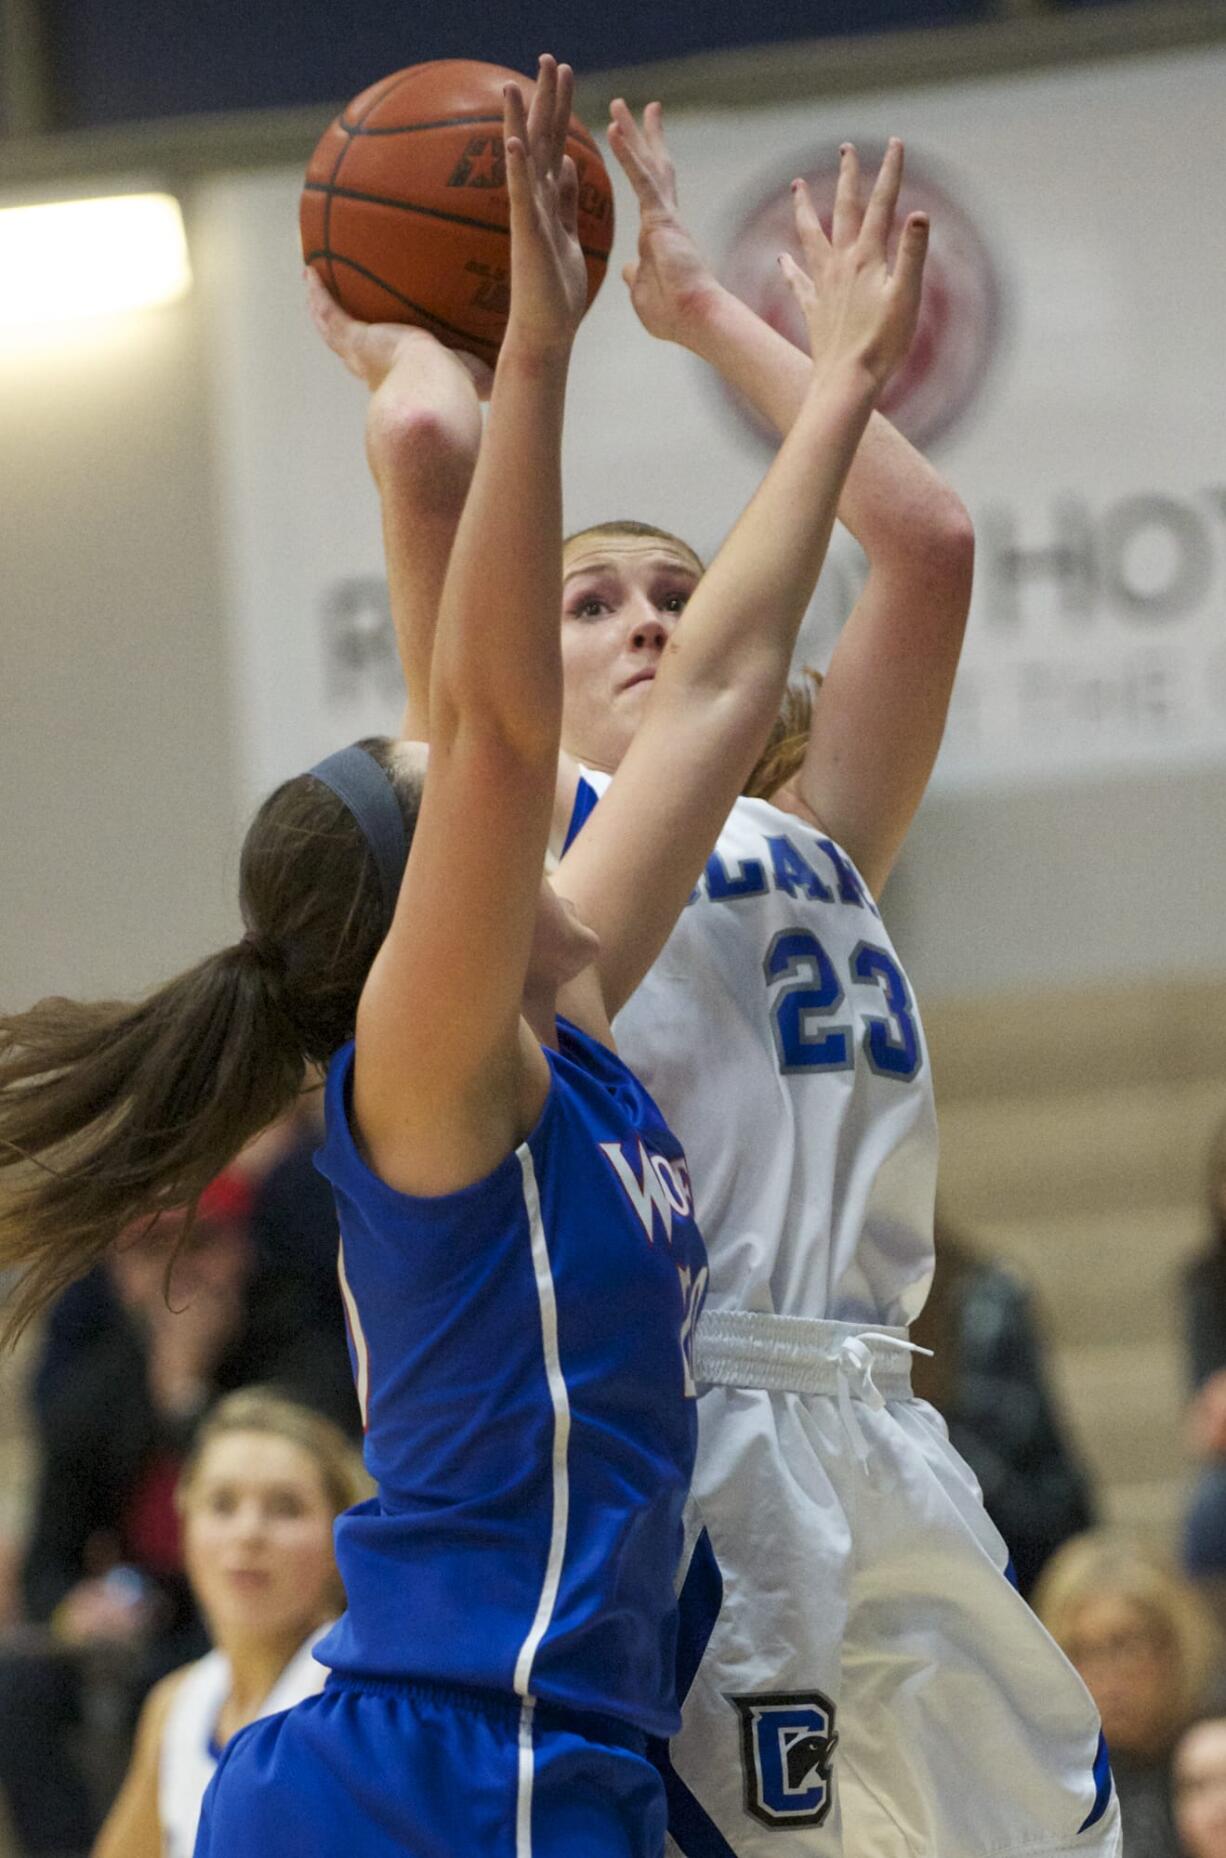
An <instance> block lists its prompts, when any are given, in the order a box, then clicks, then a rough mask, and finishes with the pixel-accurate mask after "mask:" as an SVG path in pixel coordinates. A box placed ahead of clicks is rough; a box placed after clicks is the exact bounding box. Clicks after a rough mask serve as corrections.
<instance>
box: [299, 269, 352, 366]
mask: <svg viewBox="0 0 1226 1858" xmlns="http://www.w3.org/2000/svg"><path fill="white" fill-rule="evenodd" d="M303 276H304V277H305V279H306V293H307V309H308V310H309V312H310V316H311V321H312V322H313V323H314V325H315V327H316V328H317V329H318V331H319V333H320V335H321V336H322V337H323V339H324V341H325V342H326V343H327V344H328V347H329V348H339V347H340V345H341V344H342V342H343V340H344V336H345V325H346V323H349V322H352V320H353V318H352V317H351V316H348V315H346V313H345V311H344V310H342V308H341V306H340V304H339V303H338V302H337V301H336V298H335V297H334V296H333V295H332V292H331V291H330V290H329V289H328V286H327V285H326V284H325V283H324V281H323V279H322V277H320V275H319V272H318V271H317V270H316V269H315V266H314V265H307V267H306V269H305V271H304V272H303Z"/></svg>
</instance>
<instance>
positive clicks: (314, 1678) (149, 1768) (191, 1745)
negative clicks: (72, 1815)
mask: <svg viewBox="0 0 1226 1858" xmlns="http://www.w3.org/2000/svg"><path fill="white" fill-rule="evenodd" d="M369 1488H370V1486H369V1483H368V1481H367V1479H366V1476H365V1473H364V1472H363V1470H362V1467H361V1461H360V1459H359V1458H358V1455H357V1453H356V1452H355V1451H354V1449H353V1448H352V1447H351V1446H350V1445H349V1443H348V1441H347V1440H346V1439H345V1437H344V1435H343V1434H342V1433H341V1432H340V1431H339V1429H338V1428H337V1427H335V1426H333V1425H332V1424H331V1422H330V1421H329V1420H326V1419H323V1418H321V1417H320V1416H319V1415H318V1414H316V1413H313V1412H311V1411H309V1410H308V1409H307V1408H305V1407H300V1406H297V1405H295V1404H294V1403H293V1402H292V1401H289V1400H286V1399H284V1398H282V1397H281V1396H280V1395H278V1394H275V1393H271V1392H266V1391H264V1390H263V1389H260V1388H245V1389H243V1390H241V1391H240V1392H238V1393H234V1394H231V1395H229V1397H228V1398H227V1399H225V1400H222V1401H221V1402H220V1403H219V1405H217V1406H216V1407H215V1408H214V1409H213V1412H212V1413H211V1414H210V1416H209V1418H208V1419H207V1420H206V1421H205V1423H204V1424H203V1426H202V1427H201V1429H200V1433H199V1436H198V1438H197V1441H196V1444H195V1447H194V1449H193V1451H192V1454H191V1456H190V1457H189V1459H188V1461H187V1463H186V1465H185V1466H184V1470H183V1474H182V1477H181V1479H180V1482H179V1489H178V1504H179V1509H180V1511H181V1513H182V1517H183V1538H184V1555H185V1560H186V1566H187V1572H188V1577H189V1579H190V1581H191V1584H192V1588H193V1590H194V1592H195V1595H196V1598H197V1600H198V1602H199V1604H200V1608H201V1611H202V1612H203V1614H204V1616H205V1618H206V1620H207V1621H208V1625H209V1630H210V1633H211V1636H212V1639H213V1644H214V1648H215V1649H214V1650H213V1651H211V1652H210V1653H209V1654H208V1655H207V1656H206V1657H204V1658H201V1659H199V1660H197V1662H196V1663H194V1664H190V1665H186V1666H185V1667H184V1668H183V1669H182V1670H179V1671H173V1672H172V1673H171V1674H170V1676H169V1677H167V1678H164V1679H163V1680H162V1682H161V1683H160V1684H158V1685H157V1686H156V1687H155V1688H154V1689H153V1690H152V1691H151V1692H150V1694H149V1697H148V1698H147V1700H146V1703H145V1707H144V1710H143V1712H142V1715H141V1720H140V1724H139V1727H138V1729H137V1734H136V1746H135V1750H134V1753H133V1757H132V1764H131V1767H130V1768H129V1770H128V1775H127V1779H126V1780H125V1782H124V1784H123V1787H122V1789H121V1791H120V1794H119V1797H118V1799H117V1800H116V1801H115V1804H114V1806H113V1807H112V1809H111V1812H110V1814H109V1816H108V1818H107V1821H106V1824H105V1825H104V1826H103V1828H102V1831H101V1833H100V1834H99V1836H98V1840H97V1843H96V1844H95V1846H94V1849H93V1854H92V1858H191V1852H192V1848H193V1846H194V1845H195V1841H196V1825H197V1821H198V1819H199V1816H200V1803H201V1800H202V1799H203V1798H204V1791H205V1788H206V1787H207V1786H208V1783H209V1781H210V1779H211V1778H212V1773H213V1769H214V1767H215V1766H216V1764H217V1758H218V1756H219V1755H220V1753H221V1750H222V1748H223V1747H224V1746H225V1744H226V1742H228V1741H229V1739H230V1737H231V1736H232V1735H234V1734H235V1732H236V1731H237V1730H239V1729H241V1728H242V1727H243V1726H244V1724H246V1723H249V1722H254V1721H255V1720H256V1718H257V1717H260V1716H270V1715H272V1714H273V1713H274V1712H275V1711H277V1710H283V1709H288V1708H289V1707H290V1706H291V1705H292V1704H294V1703H297V1702H299V1701H300V1700H301V1699H302V1698H303V1697H306V1696H310V1695H312V1694H313V1693H314V1692H315V1691H318V1690H321V1689H322V1688H323V1684H324V1679H325V1677H326V1675H327V1673H326V1672H325V1670H324V1668H323V1666H322V1665H320V1664H317V1663H316V1662H315V1660H314V1659H313V1658H312V1656H311V1648H312V1646H313V1645H314V1644H315V1642H316V1641H317V1640H318V1639H319V1638H320V1637H321V1636H322V1634H323V1632H324V1631H325V1630H326V1628H327V1627H328V1625H329V1624H330V1623H331V1622H332V1620H333V1619H334V1618H335V1616H336V1615H337V1614H338V1613H339V1612H340V1611H341V1610H342V1608H343V1606H344V1595H343V1592H342V1589H341V1584H340V1577H339V1575H338V1574H337V1571H336V1562H335V1560H334V1558H333V1553H332V1525H333V1522H334V1521H335V1519H336V1517H337V1516H338V1515H339V1513H340V1512H341V1511H342V1510H345V1509H348V1508H350V1506H351V1505H352V1504H354V1503H357V1502H358V1501H360V1499H361V1498H363V1497H364V1496H366V1495H367V1494H368V1493H369Z"/></svg>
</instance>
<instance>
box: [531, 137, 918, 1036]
mask: <svg viewBox="0 0 1226 1858" xmlns="http://www.w3.org/2000/svg"><path fill="white" fill-rule="evenodd" d="M901 178H902V145H901V143H899V142H897V141H893V142H891V144H890V146H889V149H888V151H887V153H886V157H885V160H884V161H883V163H882V167H881V172H880V174H879V175H878V178H877V184H876V187H875V188H874V190H873V195H872V199H871V201H870V203H869V206H868V209H867V211H866V212H865V213H864V215H863V217H862V219H861V218H860V216H858V215H856V214H853V213H852V212H851V211H850V210H848V201H849V198H850V194H851V191H852V189H853V188H854V185H855V175H854V170H853V167H852V164H851V162H850V160H847V161H845V162H844V172H843V175H842V176H841V178H840V183H839V187H840V201H841V204H842V208H843V211H842V212H841V214H840V215H839V216H838V217H837V218H836V226H835V231H834V237H833V242H831V241H828V240H827V239H826V237H825V235H824V234H823V232H822V229H821V227H820V225H819V223H818V221H817V217H816V214H815V213H814V211H813V208H812V204H811V202H810V201H809V199H808V195H807V192H806V190H805V188H804V185H803V183H802V182H799V181H798V182H795V183H794V184H793V186H794V192H795V197H796V206H797V226H798V230H799V233H800V236H801V241H802V246H803V249H804V253H805V258H806V265H807V267H808V270H807V272H805V271H801V270H800V269H799V268H798V267H797V266H796V265H795V264H794V263H793V262H792V260H791V259H790V258H787V257H784V258H781V260H780V262H781V264H782V265H783V267H784V270H785V271H786V272H787V274H788V277H789V281H790V282H791V283H792V285H793V288H794V289H795V291H796V294H797V296H798V298H799V300H800V302H801V305H802V307H803V309H804V312H805V316H806V319H807V321H808V323H809V327H810V333H811V337H812V343H813V353H814V355H815V356H816V357H817V360H816V362H814V363H812V364H809V376H810V378H809V385H808V387H807V389H806V392H805V396H804V399H803V402H802V404H801V407H800V409H799V411H798V413H797V416H796V418H795V420H794V421H793V423H792V426H791V429H790V430H789V432H788V434H787V436H786V438H785V439H784V441H783V444H782V445H781V447H780V449H779V452H778V454H777V456H776V458H775V460H774V462H773V463H772V465H771V468H770V470H769V472H768V473H767V476H766V478H765V480H764V482H763V484H762V485H761V487H760V489H759V490H758V492H757V494H756V495H755V497H754V498H753V500H752V502H751V503H750V505H749V507H748V509H747V510H746V511H745V513H744V515H743V516H742V517H741V519H740V521H739V522H738V524H737V525H736V527H735V529H734V530H733V531H732V534H731V536H730V537H729V539H728V541H727V542H726V543H725V545H724V547H723V548H722V549H721V550H720V552H719V554H718V556H717V557H716V559H715V561H714V562H713V564H712V566H711V567H710V568H709V569H708V570H707V573H706V574H705V575H704V576H703V578H702V580H701V581H700V582H699V584H698V587H697V589H696V591H695V593H694V595H693V597H692V599H691V600H690V603H689V606H688V607H687V609H686V613H685V617H684V619H683V620H682V622H681V623H680V624H679V625H678V626H677V627H676V629H675V630H674V632H673V633H672V636H671V638H670V640H669V643H668V646H667V648H666V650H665V652H664V655H663V659H662V662H661V666H660V670H659V673H658V675H657V677H656V679H655V683H654V686H653V688H652V692H651V698H650V702H649V703H648V705H647V708H646V711H645V714H644V718H643V722H642V725H641V726H640V728H639V731H638V733H637V735H636V736H635V738H634V741H633V743H632V744H631V746H630V748H629V750H628V751H627V754H626V756H625V758H624V760H623V761H622V763H621V765H620V767H619V768H618V771H617V774H616V777H615V778H614V780H613V782H612V784H611V786H610V789H609V791H608V793H607V794H606V795H605V797H604V799H603V800H602V802H601V804H600V806H599V807H598V808H597V809H596V813H595V815H594V817H593V819H592V820H590V821H589V823H588V825H587V826H586V827H585V829H584V831H583V832H582V833H581V834H580V835H579V837H578V838H577V839H576V841H575V843H574V845H573V846H572V848H571V850H570V852H568V854H567V856H566V858H565V859H564V860H563V863H562V866H561V868H560V871H559V874H558V879H557V882H558V886H559V888H560V889H563V890H564V891H565V893H566V894H567V895H569V896H570V897H571V898H573V900H574V901H575V903H576V905H577V907H578V908H579V911H580V914H581V915H582V916H583V917H584V919H585V920H586V921H587V922H590V923H591V924H592V925H593V927H594V928H595V929H596V930H597V932H598V933H599V934H600V936H601V942H602V954H601V969H602V976H603V979H604V985H605V997H606V1001H607V1003H608V1005H609V1009H610V1011H611V1012H615V1011H616V1010H617V1008H618V1006H619V1005H620V1004H621V1003H622V1002H623V1001H624V1000H625V999H626V997H627V996H628V994H629V993H630V992H631V991H632V990H633V988H634V986H635V985H636V984H637V982H638V981H639V979H640V978H641V977H642V975H643V973H644V972H645V971H646V969H647V967H648V966H650V964H651V962H652V961H653V960H654V958H655V955H656V954H657V953H658V951H659V948H660V947H661V946H662V945H663V942H664V939H665V937H666V936H667V934H668V931H669V929H670V928H671V925H672V922H673V920H674V919H675V917H676V915H677V914H678V912H679V911H680V910H681V908H682V907H683V905H684V903H685V899H686V897H687V896H688V894H689V890H690V888H691V886H692V885H693V883H694V881H695V879H696V878H697V876H698V873H699V871H700V870H701V867H702V864H703V862H704V860H705V859H706V857H707V855H708V854H709V852H710V849H711V846H712V845H713V844H714V842H715V839H716V837H717V835H718V832H719V829H720V827H721V826H722V824H723V822H724V819H725V818H726V816H727V813H728V811H729V809H730V807H731V805H732V803H733V801H734V800H735V798H736V796H737V794H738V793H739V791H740V789H741V785H742V783H743V781H744V779H745V776H746V775H747V774H748V772H749V770H750V768H751V767H752V765H753V762H754V760H755V758H756V756H757V755H758V753H759V751H760V749H761V747H762V744H763V742H764V740H765V738H766V735H767V733H768V731H769V728H770V725H771V722H772V721H773V719H774V717H775V715H776V713H777V710H778V707H779V703H780V700H781V697H782V694H783V691H784V688H785V686H786V682H787V676H788V670H789V666H790V663H791V656H792V651H793V648H794V645H795V640H796V634H797V631H798V629H799V625H800V621H801V618H802V616H803V614H804V611H805V608H806V606H807V605H808V602H809V599H810V596H811V594H812V591H813V586H814V582H815V581H816V578H817V574H818V571H819V569H820V567H821V564H822V560H823V558H824V556H825V551H826V545H827V542H828V540H829V536H830V531H831V527H832V525H833V522H834V515H835V508H836V505H837V502H838V498H839V495H840V492H841V490H842V487H843V482H844V479H845V478H846V475H847V472H848V470H849V468H850V466H851V461H852V458H853V456H854V454H855V449H856V446H857V444H858V443H859V440H860V438H861V435H862V433H863V431H864V427H865V424H866V422H867V420H868V417H869V414H870V412H871V410H872V407H873V403H874V401H875V400H876V398H877V396H878V394H879V393H880V391H881V389H882V387H883V386H884V384H885V381H886V380H887V379H888V377H889V375H890V374H891V373H892V371H893V369H894V368H895V367H896V366H897V365H898V363H899V361H901V359H902V357H903V356H904V355H905V353H906V351H907V348H908V347H909V345H910V341H911V337H912V334H913V333H914V328H915V321H916V316H917V314H918V309H919V294H920V284H921V278H922V273H923V261H924V252H925V249H926V244H927V221H926V220H925V219H924V218H923V216H922V215H919V214H915V215H912V217H911V218H910V219H909V220H908V222H907V225H906V228H905V229H904V232H903V235H902V240H901V243H900V247H899V256H898V262H897V266H896V268H895V270H894V272H893V274H892V275H891V273H890V271H889V268H888V265H887V262H886V242H887V238H888V234H889V230H890V226H891V223H892V220H893V213H894V207H895V203H896V201H897V198H898V190H899V186H900V183H901Z"/></svg>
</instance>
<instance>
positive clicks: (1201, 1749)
mask: <svg viewBox="0 0 1226 1858" xmlns="http://www.w3.org/2000/svg"><path fill="white" fill-rule="evenodd" d="M1171 1766H1172V1773H1173V1779H1174V1795H1175V1830H1176V1832H1177V1833H1178V1835H1179V1849H1180V1852H1181V1854H1182V1858H1226V1715H1217V1716H1205V1717H1202V1718H1201V1720H1200V1721H1199V1722H1194V1723H1192V1724H1191V1725H1190V1727H1188V1728H1187V1729H1185V1730H1184V1732H1183V1734H1182V1736H1181V1737H1180V1738H1179V1743H1178V1745H1177V1747H1176V1749H1175V1758H1174V1760H1173V1762H1172V1764H1171Z"/></svg>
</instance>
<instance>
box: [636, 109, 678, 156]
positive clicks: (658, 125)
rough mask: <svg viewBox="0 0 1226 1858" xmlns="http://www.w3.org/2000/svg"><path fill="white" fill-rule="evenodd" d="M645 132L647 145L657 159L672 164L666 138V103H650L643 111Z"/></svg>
mask: <svg viewBox="0 0 1226 1858" xmlns="http://www.w3.org/2000/svg"><path fill="white" fill-rule="evenodd" d="M643 134H644V136H645V137H646V140H647V146H648V147H649V148H650V150H651V152H652V154H653V155H654V156H655V157H656V159H657V161H662V162H664V163H666V164H667V165H668V166H671V165H672V159H671V157H670V155H669V152H668V143H667V142H666V141H665V140H664V105H663V104H662V103H649V104H648V105H647V108H646V109H645V110H644V111H643Z"/></svg>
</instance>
